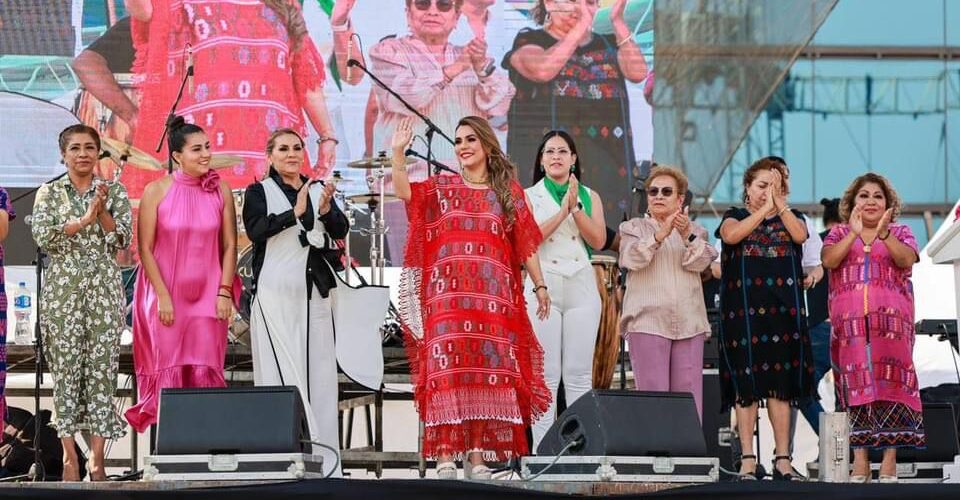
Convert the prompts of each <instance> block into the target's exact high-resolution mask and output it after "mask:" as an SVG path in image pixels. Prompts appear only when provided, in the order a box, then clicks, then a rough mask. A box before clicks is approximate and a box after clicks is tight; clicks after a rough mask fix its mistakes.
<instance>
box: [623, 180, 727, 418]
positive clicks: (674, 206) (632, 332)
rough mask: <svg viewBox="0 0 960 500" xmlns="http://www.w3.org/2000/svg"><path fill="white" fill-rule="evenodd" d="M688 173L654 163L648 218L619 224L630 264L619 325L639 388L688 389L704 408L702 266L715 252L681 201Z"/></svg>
mask: <svg viewBox="0 0 960 500" xmlns="http://www.w3.org/2000/svg"><path fill="white" fill-rule="evenodd" d="M686 192H687V176H686V175H684V174H683V172H681V171H680V170H679V169H676V168H673V167H666V166H658V167H654V168H653V170H651V171H650V176H649V177H648V178H647V202H648V206H649V207H650V208H649V215H650V216H649V217H644V218H641V217H637V218H634V219H631V220H629V221H626V222H624V223H623V224H621V225H620V233H621V240H620V266H621V267H623V268H626V269H627V271H628V272H627V292H626V294H625V295H624V297H623V313H622V315H621V320H620V331H621V332H623V335H624V336H625V337H626V340H627V344H628V350H629V352H630V366H632V367H633V377H634V380H635V381H636V386H637V390H639V391H673V392H689V393H691V394H693V399H694V401H695V402H696V404H697V411H698V413H699V414H700V415H701V416H702V414H703V342H704V339H705V338H706V336H707V335H708V334H709V333H710V323H709V322H708V321H707V310H706V306H705V304H704V302H703V288H702V287H701V280H700V273H702V272H703V271H704V270H705V269H707V268H709V267H710V263H711V262H712V261H713V259H714V258H715V257H716V255H717V251H716V250H715V249H714V248H713V246H712V245H710V243H709V241H708V240H707V230H706V229H704V228H703V226H701V225H700V224H697V223H696V222H692V221H691V220H690V218H689V217H688V216H687V210H686V209H685V208H683V199H684V196H685V195H686Z"/></svg>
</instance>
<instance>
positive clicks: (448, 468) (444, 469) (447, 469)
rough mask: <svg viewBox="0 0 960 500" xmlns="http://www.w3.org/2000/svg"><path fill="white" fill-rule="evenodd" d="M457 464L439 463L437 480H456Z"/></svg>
mask: <svg viewBox="0 0 960 500" xmlns="http://www.w3.org/2000/svg"><path fill="white" fill-rule="evenodd" d="M456 478H457V464H456V463H454V462H437V479H456Z"/></svg>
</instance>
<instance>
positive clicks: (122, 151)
mask: <svg viewBox="0 0 960 500" xmlns="http://www.w3.org/2000/svg"><path fill="white" fill-rule="evenodd" d="M100 140H101V146H102V147H103V150H104V151H105V152H107V153H109V154H110V159H111V160H113V161H114V162H115V163H117V164H118V165H119V164H120V162H122V161H126V162H127V164H128V165H131V166H133V167H136V168H139V169H143V170H166V168H165V167H164V166H163V163H160V160H157V159H156V158H154V157H153V156H151V155H150V154H149V153H145V152H143V151H141V150H139V149H137V148H135V147H133V146H131V145H129V144H127V143H125V142H123V141H118V140H116V139H113V138H110V137H102V138H101V139H100Z"/></svg>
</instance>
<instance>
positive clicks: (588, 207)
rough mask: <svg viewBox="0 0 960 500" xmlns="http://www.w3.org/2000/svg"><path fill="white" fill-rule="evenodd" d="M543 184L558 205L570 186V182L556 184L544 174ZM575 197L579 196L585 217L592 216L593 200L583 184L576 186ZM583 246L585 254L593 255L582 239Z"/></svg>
mask: <svg viewBox="0 0 960 500" xmlns="http://www.w3.org/2000/svg"><path fill="white" fill-rule="evenodd" d="M543 186H544V187H545V188H547V192H548V193H550V196H551V197H553V201H555V202H557V205H560V204H561V203H563V197H564V196H566V195H567V188H568V187H570V182H569V181H568V182H566V183H564V184H557V183H556V182H554V181H553V180H552V179H551V178H549V177H547V176H544V177H543ZM577 197H578V198H580V203H581V204H582V205H583V213H585V214H587V217H592V216H593V200H592V199H590V192H589V191H587V188H586V187H584V185H583V184H579V185H578V186H577ZM583 246H584V248H586V249H587V255H588V256H590V257H593V249H592V248H590V245H587V242H586V241H584V242H583Z"/></svg>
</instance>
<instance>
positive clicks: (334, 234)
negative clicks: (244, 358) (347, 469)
mask: <svg viewBox="0 0 960 500" xmlns="http://www.w3.org/2000/svg"><path fill="white" fill-rule="evenodd" d="M267 156H268V158H269V160H270V171H269V174H268V175H267V177H266V178H265V179H263V180H262V181H261V182H257V183H254V184H252V185H251V186H250V187H248V188H247V190H246V194H245V198H244V206H243V222H244V225H245V227H246V231H247V235H248V236H249V237H250V240H251V241H252V242H253V251H254V256H253V283H254V285H253V286H254V288H253V293H254V296H253V302H252V303H251V305H250V333H251V335H250V338H251V343H252V346H251V347H252V352H253V373H254V383H255V384H256V385H258V386H259V385H293V386H297V387H298V388H299V389H300V396H301V398H302V400H303V404H304V408H305V409H306V413H307V422H308V424H309V427H310V439H311V440H312V441H314V442H318V443H323V444H324V445H327V446H329V447H330V448H332V449H333V450H339V449H340V438H339V426H338V424H337V416H338V415H337V359H336V349H335V346H334V337H333V320H332V312H331V307H330V298H329V293H330V289H331V288H334V287H336V276H334V273H333V271H332V270H331V266H334V267H338V268H339V266H340V261H339V253H338V251H337V250H336V246H335V244H334V239H335V238H343V237H344V236H346V234H347V230H348V229H349V227H348V223H347V219H346V217H345V216H344V214H343V212H341V211H340V209H339V208H338V207H337V205H336V203H333V202H332V196H333V192H334V190H335V189H336V186H335V185H334V184H333V183H327V184H324V183H322V182H311V180H310V179H309V178H307V177H306V176H304V175H302V174H301V173H300V172H301V169H302V168H303V164H304V144H303V139H302V138H301V137H300V136H299V135H298V134H297V133H296V132H294V131H293V130H290V129H280V130H277V131H276V132H274V133H273V134H272V135H271V136H270V139H269V140H268V142H267ZM313 450H314V454H318V455H321V456H322V457H323V468H324V473H326V474H329V473H330V471H331V469H332V468H334V464H338V462H339V457H338V456H337V455H335V454H334V453H333V452H332V451H331V450H328V449H326V448H323V447H321V446H316V445H315V446H314V447H313ZM334 476H341V471H340V467H339V466H337V467H336V470H335V471H334Z"/></svg>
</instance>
